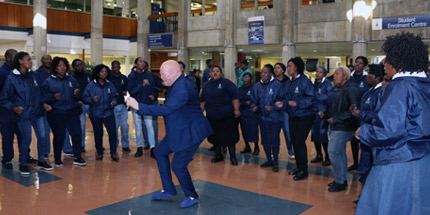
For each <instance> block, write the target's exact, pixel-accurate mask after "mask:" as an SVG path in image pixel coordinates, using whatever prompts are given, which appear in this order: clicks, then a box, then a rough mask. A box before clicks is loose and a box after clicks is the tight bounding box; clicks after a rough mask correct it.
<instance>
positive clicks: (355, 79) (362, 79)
mask: <svg viewBox="0 0 430 215" xmlns="http://www.w3.org/2000/svg"><path fill="white" fill-rule="evenodd" d="M366 78H367V71H366V70H364V71H363V73H362V74H361V75H355V71H352V72H351V77H350V79H349V81H348V82H349V83H351V84H353V85H354V86H356V87H357V88H358V89H359V90H360V91H361V94H364V93H365V92H367V91H368V90H369V89H370V86H369V85H368V84H367V80H366Z"/></svg>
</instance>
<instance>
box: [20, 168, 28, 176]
mask: <svg viewBox="0 0 430 215" xmlns="http://www.w3.org/2000/svg"><path fill="white" fill-rule="evenodd" d="M19 173H20V174H21V176H30V168H28V166H21V165H20V166H19Z"/></svg>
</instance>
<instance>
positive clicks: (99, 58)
mask: <svg viewBox="0 0 430 215" xmlns="http://www.w3.org/2000/svg"><path fill="white" fill-rule="evenodd" d="M101 63H103V1H91V65H92V66H96V65H98V64H101Z"/></svg>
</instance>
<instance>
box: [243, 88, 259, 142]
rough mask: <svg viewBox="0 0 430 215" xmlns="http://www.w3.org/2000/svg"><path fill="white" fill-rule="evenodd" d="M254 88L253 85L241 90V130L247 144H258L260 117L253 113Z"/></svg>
mask: <svg viewBox="0 0 430 215" xmlns="http://www.w3.org/2000/svg"><path fill="white" fill-rule="evenodd" d="M253 87H254V85H253V84H250V85H248V86H245V85H243V86H241V87H240V88H239V101H240V128H241V130H242V136H243V139H244V140H245V142H254V143H255V142H258V115H257V113H254V112H252V110H251V105H250V104H249V105H248V104H247V102H251V91H252V88H253Z"/></svg>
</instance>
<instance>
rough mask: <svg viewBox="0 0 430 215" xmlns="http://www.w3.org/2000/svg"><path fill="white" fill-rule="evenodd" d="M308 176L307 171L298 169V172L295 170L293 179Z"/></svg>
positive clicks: (296, 179) (301, 178)
mask: <svg viewBox="0 0 430 215" xmlns="http://www.w3.org/2000/svg"><path fill="white" fill-rule="evenodd" d="M307 177H308V173H305V172H303V171H302V170H299V172H297V175H296V176H294V178H293V179H294V181H300V180H303V179H305V178H307Z"/></svg>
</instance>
